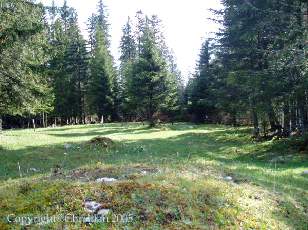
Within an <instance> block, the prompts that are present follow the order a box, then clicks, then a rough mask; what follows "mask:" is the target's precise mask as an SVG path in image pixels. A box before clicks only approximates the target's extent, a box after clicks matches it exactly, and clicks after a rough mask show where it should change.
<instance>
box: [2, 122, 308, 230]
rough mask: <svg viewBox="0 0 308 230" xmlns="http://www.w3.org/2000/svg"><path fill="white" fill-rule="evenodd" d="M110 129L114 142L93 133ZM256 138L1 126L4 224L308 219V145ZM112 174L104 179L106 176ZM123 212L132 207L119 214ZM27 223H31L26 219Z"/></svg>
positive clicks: (106, 225)
mask: <svg viewBox="0 0 308 230" xmlns="http://www.w3.org/2000/svg"><path fill="white" fill-rule="evenodd" d="M98 136H102V137H108V138H110V139H111V140H112V141H113V142H112V143H107V144H101V143H92V142H90V140H91V139H92V138H95V137H98ZM292 143H293V142H292V140H290V139H281V140H273V141H267V142H255V141H253V140H252V139H251V129H250V128H247V127H238V128H233V127H228V126H222V125H194V124H189V123H177V124H174V125H171V124H166V125H160V126H158V127H155V128H148V127H147V126H146V125H142V124H141V123H116V124H115V123H114V124H104V125H85V126H64V127H57V128H46V129H37V130H36V131H35V132H34V131H33V130H31V129H26V130H8V131H3V132H2V133H1V134H0V162H1V163H0V229H19V227H20V226H21V225H20V220H21V217H29V216H30V217H33V218H35V217H37V216H43V215H49V216H70V217H71V216H72V215H76V216H80V217H84V216H87V212H86V211H85V208H84V202H85V200H95V201H97V202H98V203H100V204H101V205H102V206H103V207H104V209H107V210H109V211H110V212H109V213H108V221H103V222H101V223H100V222H95V221H89V220H88V219H87V220H85V219H81V220H80V221H63V220H61V221H60V220H58V221H41V220H39V221H36V222H35V223H34V222H31V223H30V222H29V223H27V221H24V223H23V224H24V225H27V226H23V227H24V229H240V228H241V229H307V226H308V175H304V174H303V172H304V171H305V170H308V154H307V152H299V151H298V149H297V148H296V146H294V145H292ZM103 177H104V178H105V177H106V178H115V179H116V181H115V182H114V183H98V182H97V179H99V178H103ZM117 215H121V216H122V217H123V216H125V217H129V218H127V219H125V220H116V217H117ZM28 224H29V225H28Z"/></svg>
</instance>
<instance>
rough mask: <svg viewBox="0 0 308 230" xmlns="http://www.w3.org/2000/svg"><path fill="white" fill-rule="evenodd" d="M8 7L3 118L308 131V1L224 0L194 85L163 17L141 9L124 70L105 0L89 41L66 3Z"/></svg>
mask: <svg viewBox="0 0 308 230" xmlns="http://www.w3.org/2000/svg"><path fill="white" fill-rule="evenodd" d="M0 3H1V12H0V54H1V59H0V74H1V78H0V98H1V100H0V117H4V118H6V120H7V119H8V117H9V118H10V119H11V118H12V117H13V118H14V119H15V118H16V119H17V118H18V119H19V121H18V122H17V123H18V124H19V125H20V124H23V123H24V121H28V120H29V119H30V118H31V119H32V118H36V119H37V122H38V120H40V121H39V123H40V124H43V125H44V124H51V122H52V123H54V124H73V123H75V124H76V123H85V122H93V121H100V120H102V117H104V119H105V120H109V121H117V120H126V121H138V120H141V121H144V120H148V121H150V122H151V123H152V124H154V123H155V122H156V121H158V120H165V121H173V120H175V119H180V120H191V121H194V122H224V123H229V124H233V125H239V124H251V125H253V126H254V134H255V136H259V135H260V133H263V134H264V135H269V132H270V133H271V135H280V136H288V135H289V134H290V133H291V132H294V131H296V132H298V133H303V132H306V131H307V130H308V99H307V94H308V92H307V89H308V77H307V66H308V64H307V60H308V59H307V20H308V19H307V18H308V17H307V2H306V1H303V0H292V1H291V0H282V1H273V0H262V1H257V0H243V1H234V0H223V1H222V4H223V6H224V8H223V9H222V10H218V11H216V10H213V12H214V13H215V15H216V17H215V19H214V21H216V22H218V23H220V24H221V29H220V31H219V32H218V33H217V34H216V35H215V37H213V38H208V39H206V40H205V41H204V43H203V45H202V47H201V50H200V56H199V59H198V61H197V64H196V69H195V71H194V74H193V77H192V78H191V79H189V80H188V83H187V84H186V86H184V83H183V79H182V76H181V72H180V71H179V70H178V67H177V64H176V59H175V56H174V54H173V52H172V50H171V49H170V48H169V47H168V45H167V42H166V39H165V37H164V33H163V30H162V21H161V20H160V19H159V17H158V16H156V15H152V16H146V15H144V14H143V13H142V11H138V12H137V13H136V18H135V19H131V18H128V20H127V23H126V24H125V25H124V26H123V29H122V31H123V34H122V38H121V42H120V47H119V51H120V60H119V67H118V69H117V68H116V65H115V63H116V62H115V60H114V58H113V57H112V55H111V51H110V45H111V42H112V41H111V36H110V31H109V29H110V24H109V22H108V13H107V12H108V11H107V8H106V6H105V5H104V2H103V1H102V0H99V1H98V4H97V11H96V12H94V13H93V14H92V16H91V17H90V18H89V21H88V34H89V37H88V38H84V36H83V35H82V33H81V31H80V28H79V25H78V20H77V19H78V15H77V13H76V11H75V10H74V9H73V8H71V7H69V6H68V4H67V1H64V4H63V6H60V7H57V6H55V3H54V1H53V3H52V4H51V6H43V5H41V4H36V3H34V2H33V1H30V0H10V1H8V0H1V1H0ZM204 26H206V25H204ZM184 32H185V31H184ZM38 118H40V119H38ZM0 121H1V119H0ZM0 123H1V122H0ZM6 123H8V127H10V121H8V122H6ZM11 125H14V124H11Z"/></svg>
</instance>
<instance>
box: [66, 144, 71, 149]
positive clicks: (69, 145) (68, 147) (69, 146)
mask: <svg viewBox="0 0 308 230" xmlns="http://www.w3.org/2000/svg"><path fill="white" fill-rule="evenodd" d="M72 147H73V145H71V144H64V148H65V149H70V148H72Z"/></svg>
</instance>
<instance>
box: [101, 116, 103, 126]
mask: <svg viewBox="0 0 308 230" xmlns="http://www.w3.org/2000/svg"><path fill="white" fill-rule="evenodd" d="M101 124H102V125H103V124H104V115H102V116H101Z"/></svg>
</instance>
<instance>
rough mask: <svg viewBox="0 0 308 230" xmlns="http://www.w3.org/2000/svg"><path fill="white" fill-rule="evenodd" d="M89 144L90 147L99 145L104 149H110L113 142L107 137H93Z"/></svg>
mask: <svg viewBox="0 0 308 230" xmlns="http://www.w3.org/2000/svg"><path fill="white" fill-rule="evenodd" d="M89 143H90V144H92V145H101V146H103V147H105V148H107V147H111V146H113V145H114V144H115V143H114V141H113V140H111V139H110V138H108V137H102V136H98V137H94V138H92V139H91V140H90V141H89Z"/></svg>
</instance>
